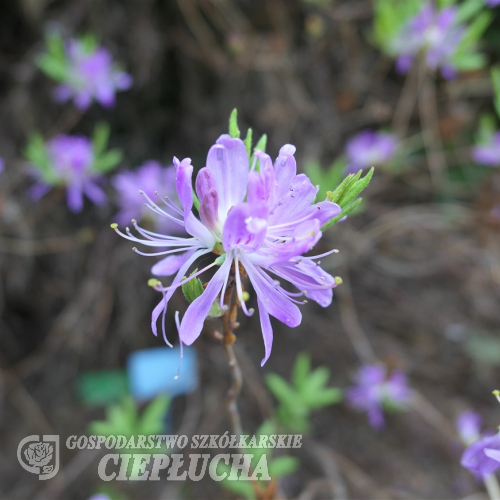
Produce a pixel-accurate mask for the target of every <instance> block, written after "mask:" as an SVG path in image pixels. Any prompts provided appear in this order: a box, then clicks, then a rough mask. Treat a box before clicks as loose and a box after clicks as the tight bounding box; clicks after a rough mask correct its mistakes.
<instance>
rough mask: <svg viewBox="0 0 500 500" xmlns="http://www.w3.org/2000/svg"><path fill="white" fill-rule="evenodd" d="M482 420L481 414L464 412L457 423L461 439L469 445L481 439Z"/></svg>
mask: <svg viewBox="0 0 500 500" xmlns="http://www.w3.org/2000/svg"><path fill="white" fill-rule="evenodd" d="M481 423H482V419H481V416H480V415H479V413H476V412H475V411H472V410H466V411H464V412H462V413H461V414H460V415H459V416H458V418H457V421H456V423H455V426H456V428H457V431H458V434H459V435H460V439H461V440H462V441H463V442H464V443H465V444H467V445H469V444H471V443H473V442H474V441H477V440H478V439H479V438H480V437H481Z"/></svg>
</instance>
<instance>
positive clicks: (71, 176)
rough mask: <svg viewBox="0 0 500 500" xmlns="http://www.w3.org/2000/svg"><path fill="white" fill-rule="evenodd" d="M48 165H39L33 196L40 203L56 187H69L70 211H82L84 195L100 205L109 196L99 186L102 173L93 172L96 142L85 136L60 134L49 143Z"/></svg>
mask: <svg viewBox="0 0 500 500" xmlns="http://www.w3.org/2000/svg"><path fill="white" fill-rule="evenodd" d="M47 161H48V164H47V165H36V167H37V169H36V170H35V176H36V177H37V183H36V184H35V185H34V186H32V188H31V190H30V193H31V196H32V198H33V199H35V200H37V199H39V198H41V197H42V196H43V195H44V194H46V193H47V192H48V191H50V189H52V187H54V186H65V187H66V198H67V203H68V208H69V209H70V210H71V211H72V212H80V211H81V210H82V208H83V195H85V196H86V197H87V198H89V199H90V200H91V201H92V202H93V203H95V204H96V205H102V204H103V203H105V202H106V195H105V193H104V191H103V190H102V189H101V188H100V187H99V185H98V181H99V179H100V178H101V177H102V174H101V173H99V172H96V171H95V170H93V165H94V153H93V145H92V141H90V139H88V138H87V137H83V136H70V135H59V136H57V137H54V139H51V140H50V141H49V142H48V143H47Z"/></svg>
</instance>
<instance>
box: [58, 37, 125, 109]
mask: <svg viewBox="0 0 500 500" xmlns="http://www.w3.org/2000/svg"><path fill="white" fill-rule="evenodd" d="M66 57H67V64H68V68H67V75H66V80H65V82H64V83H62V84H61V85H59V86H57V87H56V88H55V90H54V97H55V99H56V101H58V102H66V101H69V100H70V99H73V100H74V102H75V105H76V106H77V108H79V109H81V110H85V109H87V108H88V107H89V106H90V104H91V102H92V99H95V100H96V101H97V102H99V103H100V104H101V105H102V106H104V107H111V106H113V105H114V103H115V93H116V91H118V90H127V89H129V88H130V87H131V86H132V77H131V76H130V75H129V74H128V73H126V72H125V71H122V70H119V69H117V68H116V67H115V65H114V64H113V60H112V57H111V54H110V53H109V51H108V50H106V49H105V48H104V47H97V48H95V49H94V50H92V51H90V52H88V51H87V50H86V48H85V47H84V44H83V43H82V42H81V41H79V40H76V39H71V40H69V41H68V42H67V43H66Z"/></svg>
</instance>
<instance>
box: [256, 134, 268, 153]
mask: <svg viewBox="0 0 500 500" xmlns="http://www.w3.org/2000/svg"><path fill="white" fill-rule="evenodd" d="M266 146H267V134H263V135H262V136H261V137H260V139H259V140H258V141H257V144H256V145H255V148H254V151H262V152H263V153H265V152H266Z"/></svg>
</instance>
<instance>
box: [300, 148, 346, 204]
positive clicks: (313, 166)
mask: <svg viewBox="0 0 500 500" xmlns="http://www.w3.org/2000/svg"><path fill="white" fill-rule="evenodd" d="M345 168H346V162H345V159H344V158H343V157H339V158H337V160H335V161H334V162H333V163H332V164H331V165H330V167H328V168H326V169H324V168H322V167H321V165H320V164H319V162H318V161H317V160H307V161H306V162H305V164H304V171H305V173H306V175H307V176H308V177H309V179H311V182H312V183H313V184H314V185H315V186H317V187H318V188H319V191H318V193H317V195H316V199H319V200H324V199H325V198H326V195H327V189H328V188H327V186H336V185H337V184H339V183H340V182H341V181H342V177H343V176H344V171H345Z"/></svg>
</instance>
